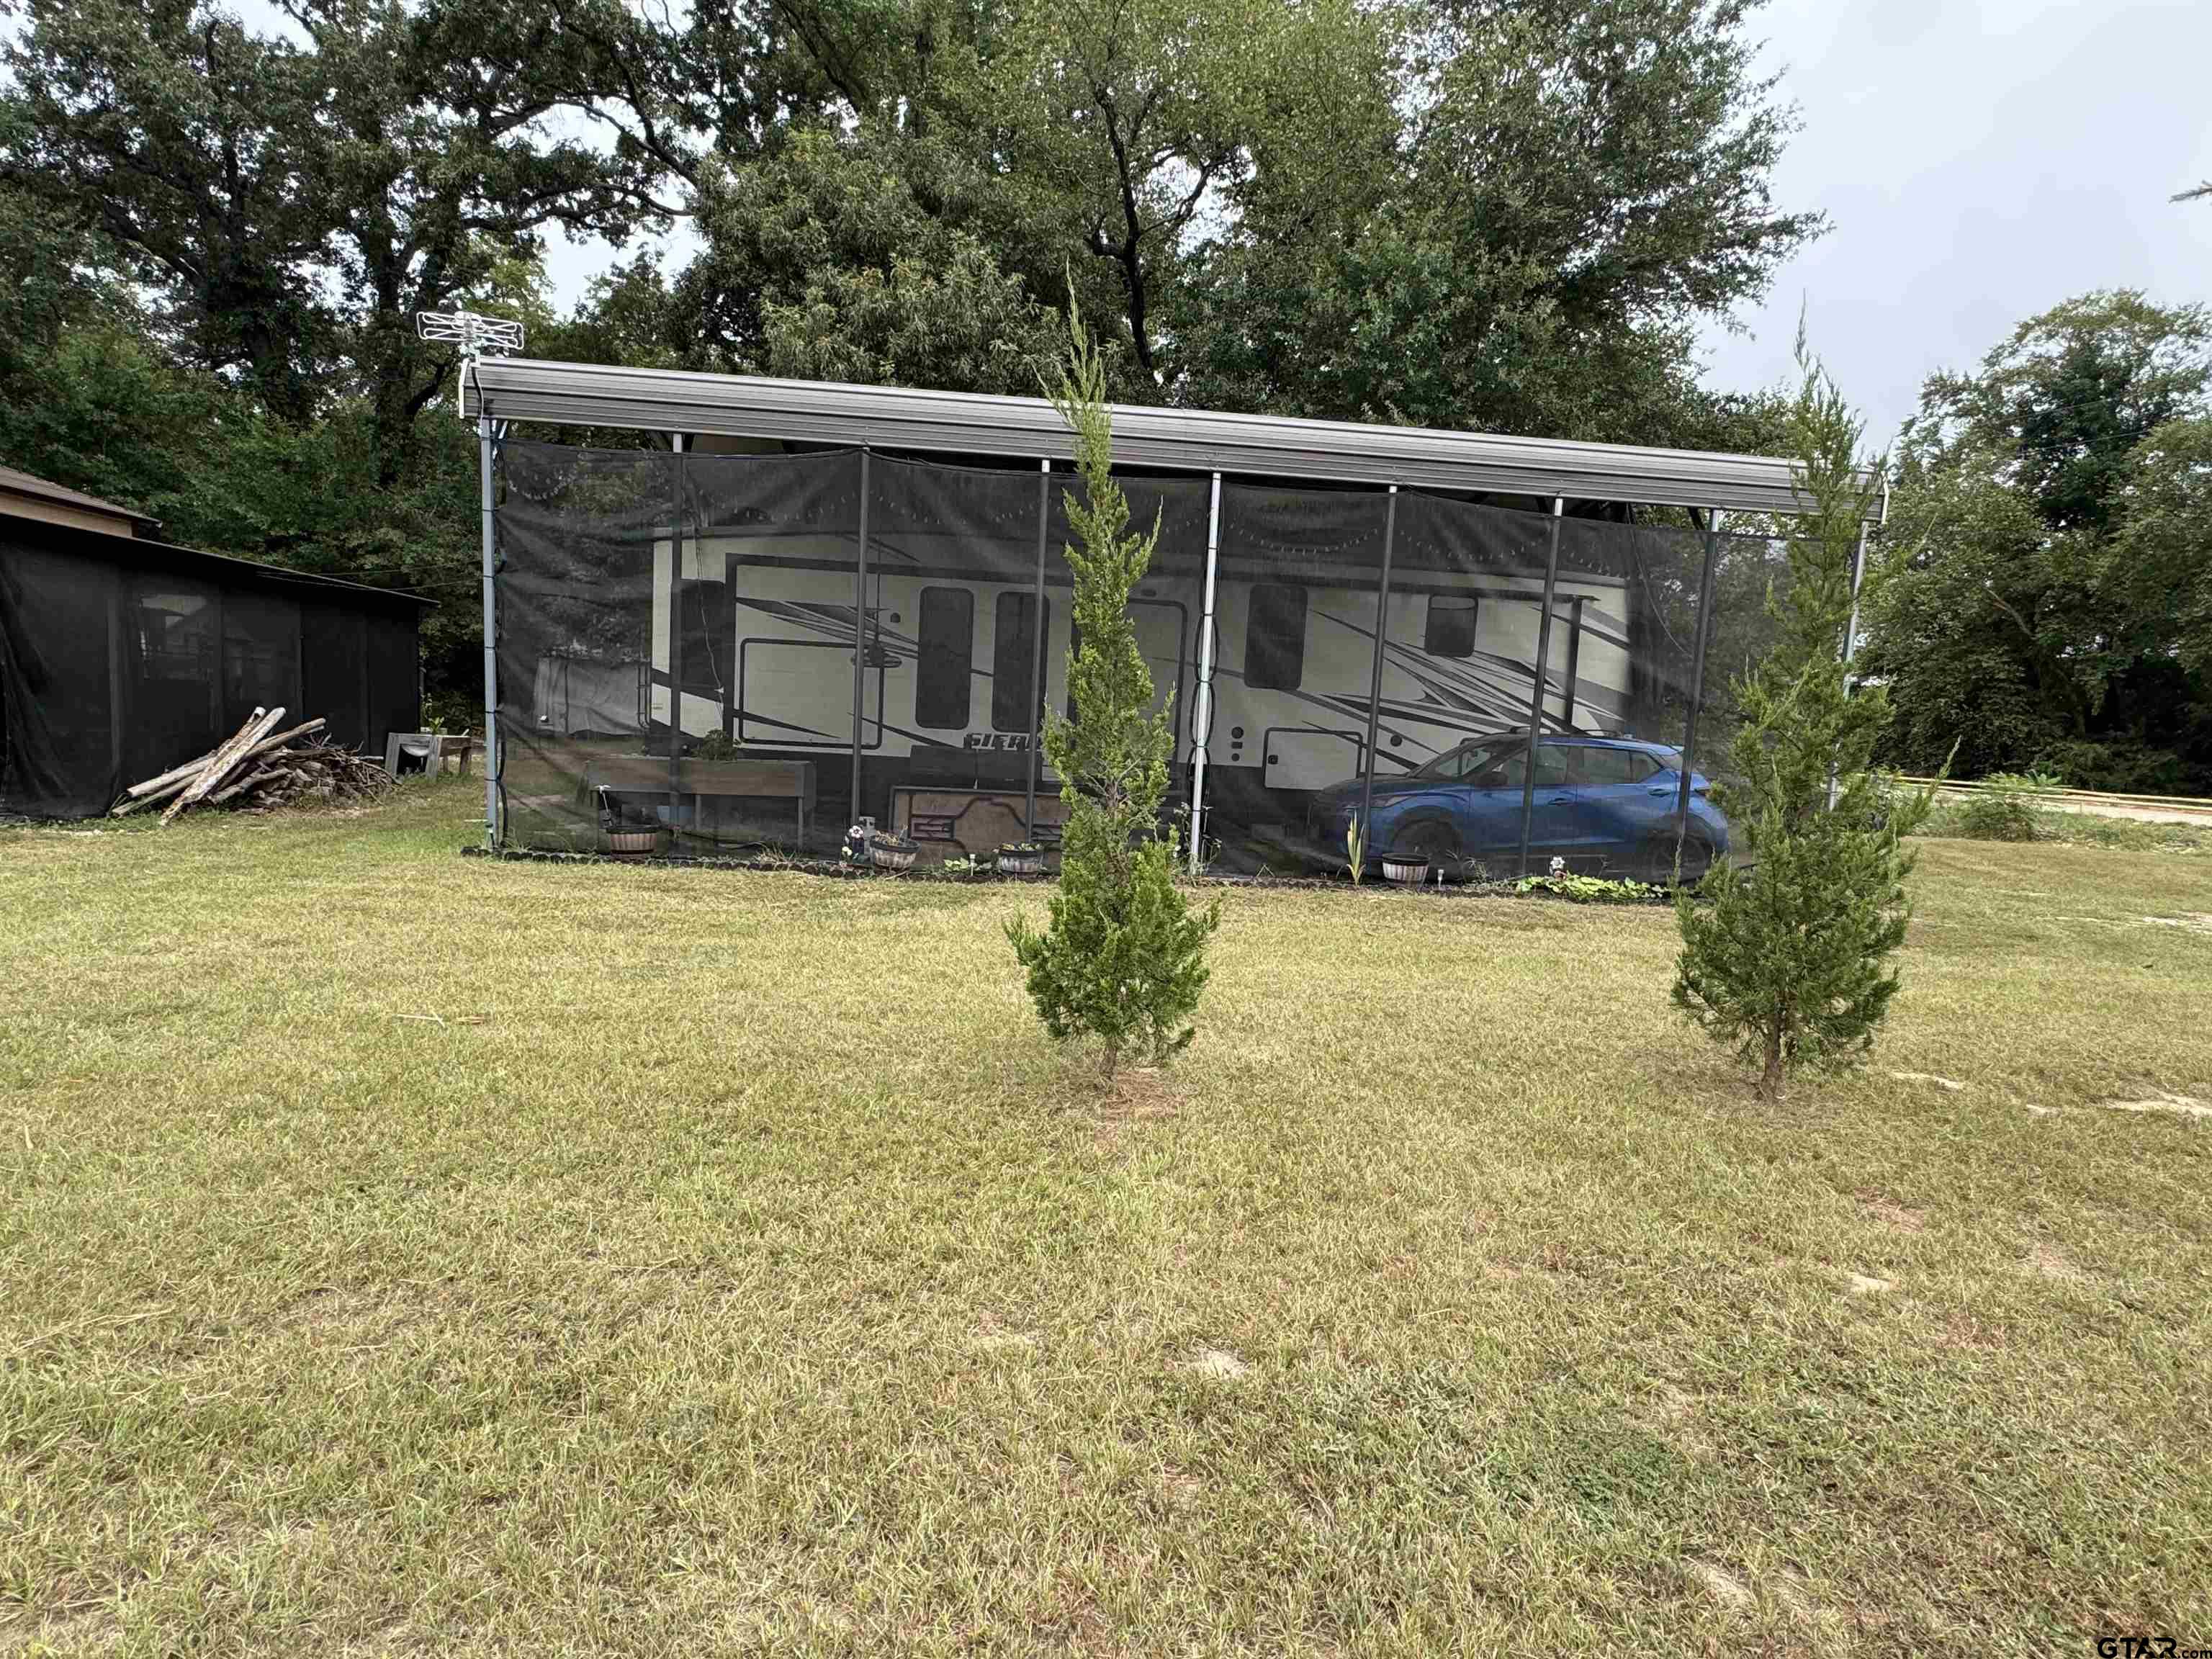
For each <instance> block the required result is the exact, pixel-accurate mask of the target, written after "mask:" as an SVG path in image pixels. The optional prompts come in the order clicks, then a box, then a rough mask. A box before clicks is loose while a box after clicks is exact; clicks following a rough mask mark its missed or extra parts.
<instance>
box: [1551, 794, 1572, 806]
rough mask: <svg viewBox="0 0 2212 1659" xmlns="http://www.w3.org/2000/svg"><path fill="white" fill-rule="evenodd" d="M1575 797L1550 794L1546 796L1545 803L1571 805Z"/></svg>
mask: <svg viewBox="0 0 2212 1659" xmlns="http://www.w3.org/2000/svg"><path fill="white" fill-rule="evenodd" d="M1574 799H1575V798H1574V797H1573V796H1572V795H1549V796H1547V797H1546V798H1545V800H1544V805H1547V806H1570V805H1573V804H1574Z"/></svg>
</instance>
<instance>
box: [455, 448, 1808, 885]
mask: <svg viewBox="0 0 2212 1659" xmlns="http://www.w3.org/2000/svg"><path fill="white" fill-rule="evenodd" d="M501 455H502V458H503V459H502V467H503V477H504V482H505V490H504V495H503V498H502V505H501V509H500V521H499V532H500V537H501V544H500V545H501V577H500V583H499V595H498V599H499V607H500V626H499V656H498V659H499V669H500V678H501V710H500V716H501V732H502V735H503V737H504V738H506V741H507V749H506V760H505V772H504V775H503V782H504V785H505V791H506V799H507V827H508V833H509V835H510V837H511V838H513V839H514V840H517V841H520V842H524V843H526V844H532V845H544V846H556V847H567V848H591V847H604V846H608V845H611V844H614V843H612V842H611V841H610V840H609V838H610V837H611V836H623V838H624V841H623V844H624V845H625V846H626V847H628V848H630V849H632V850H643V848H644V845H645V844H647V843H650V844H652V845H656V846H658V847H659V848H661V849H662V850H671V849H677V850H680V849H684V848H698V849H705V848H712V847H717V846H719V847H732V848H733V847H775V848H804V849H805V850H806V851H809V852H811V853H817V854H819V853H823V852H828V851H831V850H833V849H834V848H836V846H837V845H838V844H839V843H840V842H841V841H842V838H843V835H844V831H845V829H846V826H847V825H848V823H853V822H855V821H857V820H860V819H870V820H873V821H874V823H876V824H877V826H878V828H880V829H894V830H896V831H898V832H901V833H902V834H904V835H906V836H910V837H911V838H912V839H913V840H914V842H915V843H916V859H917V861H918V862H919V863H921V864H923V865H925V866H927V865H928V864H932V863H935V862H939V861H941V860H945V859H950V858H955V857H958V856H962V855H963V854H975V855H988V854H991V853H992V852H994V850H995V849H996V848H998V847H999V846H1000V845H1003V844H1004V843H1006V842H1011V841H1015V840H1019V839H1025V838H1030V837H1034V838H1035V839H1036V840H1039V841H1042V842H1045V843H1046V844H1047V845H1048V847H1049V846H1050V845H1051V844H1052V843H1054V842H1055V841H1056V839H1057V835H1058V825H1059V823H1060V818H1061V816H1062V814H1061V809H1060V802H1059V800H1058V783H1059V781H1058V780H1057V778H1055V777H1054V775H1052V773H1051V770H1050V768H1049V766H1048V764H1047V763H1046V761H1045V759H1044V757H1042V753H1041V745H1040V744H1039V735H1040V733H1041V731H1042V719H1043V714H1044V711H1045V710H1047V709H1054V710H1060V711H1065V710H1066V707H1067V676H1066V658H1067V653H1068V651H1069V649H1070V647H1071V646H1072V645H1073V643H1074V640H1073V632H1072V627H1071V623H1072V616H1071V607H1070V605H1069V603H1068V599H1069V594H1070V590H1071V578H1070V573H1069V570H1068V565H1067V560H1066V553H1065V549H1066V543H1067V540H1068V538H1069V533H1070V532H1069V526H1068V515H1067V512H1066V496H1067V492H1069V491H1070V490H1073V489H1079V488H1080V485H1079V482H1078V481H1077V480H1076V479H1074V478H1073V477H1072V476H1071V475H1070V473H1069V472H1068V471H1066V469H1065V468H1064V467H1063V468H1061V469H1060V470H1059V471H1054V472H1051V473H1049V474H1047V473H1046V472H1044V471H1042V470H1041V469H1033V468H1026V467H1013V466H1008V467H978V466H963V465H945V464H939V463H934V462H926V461H919V460H915V459H902V458H892V457H885V456H882V455H873V454H863V453H860V452H857V451H845V452H831V453H813V454H805V455H787V454H781V453H774V454H690V455H683V456H678V455H674V454H670V453H629V452H625V453H615V452H592V451H580V450H568V449H562V448H556V447H547V446H538V445H525V444H507V445H505V446H503V447H502V449H501ZM1116 476H1117V481H1118V482H1119V483H1121V487H1122V489H1124V491H1125V493H1126V494H1127V496H1128V498H1129V501H1130V507H1131V524H1132V527H1133V529H1136V530H1138V531H1139V532H1141V531H1145V530H1149V529H1150V528H1152V526H1155V525H1157V526H1158V532H1159V538H1158V545H1157V548H1156V550H1155V552H1154V555H1153V560H1152V567H1151V568H1150V570H1149V572H1148V574H1147V575H1146V579H1145V580H1144V581H1143V583H1142V584H1141V585H1140V586H1139V589H1138V591H1137V592H1136V594H1135V595H1134V598H1133V611H1134V614H1135V618H1136V623H1137V631H1138V635H1139V641H1140V642H1141V645H1142V647H1143V650H1144V652H1145V655H1146V662H1147V664H1148V665H1149V667H1150V668H1151V670H1152V678H1153V684H1154V687H1155V690H1156V692H1157V700H1158V706H1159V707H1171V708H1173V710H1174V714H1173V720H1172V725H1173V729H1174V732H1175V734H1176V752H1175V763H1174V769H1173V772H1172V779H1173V782H1172V788H1171V794H1170V800H1169V802H1168V803H1167V810H1168V811H1170V813H1174V814H1186V815H1187V813H1188V807H1189V805H1190V802H1191V797H1192V794H1193V793H1194V790H1196V789H1197V788H1199V787H1200V773H1201V771H1202V773H1203V785H1202V787H1203V792H1204V803H1205V807H1206V812H1205V838H1204V841H1203V843H1202V849H1201V850H1202V853H1203V856H1204V858H1205V860H1206V862H1207V864H1208V865H1209V866H1211V867H1212V868H1214V869H1216V870H1219V871H1223V872H1262V871H1275V872H1302V873H1321V872H1343V871H1344V870H1345V869H1346V867H1347V866H1348V864H1349V862H1350V860H1351V859H1352V856H1353V850H1352V848H1353V838H1352V836H1350V835H1348V833H1347V832H1349V831H1352V830H1353V829H1355V827H1356V828H1357V829H1358V831H1359V832H1360V833H1359V839H1360V842H1361V851H1362V854H1363V856H1364V863H1365V865H1366V867H1367V869H1368V870H1369V871H1370V872H1381V871H1382V870H1383V865H1384V861H1385V860H1389V861H1390V862H1392V863H1393V864H1397V865H1412V864H1416V863H1418V864H1419V865H1420V866H1424V867H1425V868H1426V869H1428V871H1429V872H1431V877H1432V878H1433V877H1434V876H1436V875H1439V874H1441V875H1442V876H1443V877H1446V878H1460V877H1465V876H1471V875H1474V874H1478V873H1480V874H1487V875H1492V876H1506V875H1511V874H1514V873H1516V872H1518V871H1519V870H1521V869H1522V867H1523V864H1522V860H1523V858H1524V856H1525V858H1526V859H1527V860H1528V867H1530V868H1532V869H1534V870H1536V871H1540V872H1541V871H1542V870H1544V869H1546V868H1548V867H1551V866H1553V864H1554V862H1555V861H1556V863H1557V864H1558V865H1559V866H1562V867H1565V868H1567V869H1571V870H1575V871H1587V872H1599V873H1607V874H1638V875H1645V876H1650V875H1657V874H1662V873H1665V872H1668V871H1671V870H1672V869H1673V867H1674V859H1675V854H1676V851H1677V842H1678V838H1679V836H1680V830H1681V829H1682V827H1683V825H1684V823H1685V814H1684V802H1683V800H1682V799H1681V796H1682V790H1681V787H1680V786H1681V780H1682V763H1681V755H1680V750H1681V748H1682V746H1683V744H1684V742H1685V739H1686V737H1687V736H1688V735H1689V727H1690V724H1691V717H1692V711H1693V709H1694V710H1695V711H1696V712H1697V714H1699V718H1700V729H1699V733H1698V737H1697V748H1696V752H1695V755H1694V756H1693V759H1694V760H1695V761H1696V763H1697V765H1698V769H1699V773H1700V774H1701V775H1710V774H1711V764H1710V763H1711V761H1712V760H1713V759H1714V758H1715V757H1718V756H1720V755H1721V754H1722V753H1723V752H1724V749H1725V744H1726V742H1727V738H1728V735H1729V728H1730V726H1731V725H1732V720H1733V715H1732V708H1733V700H1732V696H1731V695H1730V694H1729V692H1728V691H1727V690H1726V689H1725V687H1726V679H1727V676H1728V675H1729V674H1730V673H1732V672H1740V671H1741V668H1742V667H1743V666H1744V665H1746V664H1747V662H1748V661H1749V660H1751V659H1753V657H1755V656H1756V655H1757V653H1759V651H1761V650H1762V649H1764V647H1765V641H1766V640H1767V638H1768V637H1769V631H1770V629H1771V622H1770V620H1769V619H1768V617H1767V613H1766V595H1767V592H1768V591H1769V587H1770V586H1771V582H1772V580H1774V578H1775V576H1776V574H1777V573H1778V569H1779V568H1780V566H1779V560H1780V555H1779V553H1778V550H1776V549H1775V548H1774V547H1772V546H1771V545H1770V544H1767V543H1765V542H1763V541H1753V540H1750V539H1747V538H1746V539H1738V540H1733V541H1723V544H1721V546H1720V549H1719V550H1718V553H1717V557H1716V558H1715V560H1714V561H1713V569H1712V571H1711V581H1712V586H1711V591H1710V592H1708V590H1707V586H1706V582H1707V574H1708V573H1707V560H1706V544H1705V538H1703V537H1702V536H1701V535H1699V534H1698V533H1696V532H1692V531H1689V530H1686V529H1673V528H1665V527H1657V526H1648V525H1638V524H1634V523H1630V522H1624V521H1621V520H1617V519H1613V518H1605V517H1595V516H1566V517H1564V518H1561V519H1558V520H1555V519H1554V518H1553V516H1552V515H1550V514H1547V513H1532V512H1523V511H1514V510H1510V509H1507V508H1504V507H1493V506H1486V505H1478V504H1475V503H1473V502H1470V501H1466V500H1464V499H1461V498H1457V497H1452V496H1445V495H1431V494H1425V493H1422V492H1419V491H1413V490H1405V491H1401V492H1399V493H1397V494H1396V495H1395V496H1394V495H1392V493H1391V492H1389V491H1388V490H1384V489H1290V488H1280V487H1270V486H1268V485H1266V484H1264V483H1255V482H1250V481H1244V482H1238V481H1233V480H1232V481H1227V482H1225V483H1224V484H1223V485H1222V487H1221V489H1220V495H1219V512H1220V519H1219V525H1218V558H1217V560H1216V562H1215V568H1214V574H1213V588H1214V592H1213V626H1212V633H1211V635H1210V636H1209V635H1208V632H1207V629H1206V625H1205V621H1206V586H1207V583H1206V576H1207V571H1206V565H1207V559H1206V550H1207V538H1208V533H1209V520H1210V515H1211V512H1212V506H1213V489H1212V483H1211V481H1210V480H1208V479H1205V478H1191V477H1176V478H1161V477H1150V476H1146V475H1143V474H1139V473H1127V474H1117V475H1116ZM1547 575H1548V580H1549V590H1548V591H1549V592H1550V596H1551V603H1550V605H1549V607H1548V609H1547V605H1546V603H1545V599H1546V594H1547ZM1209 648H1210V649H1211V651H1212V657H1213V665H1214V671H1213V678H1212V684H1211V688H1210V690H1211V696H1210V706H1209V699H1208V697H1207V696H1203V695H1201V686H1200V679H1201V665H1202V664H1203V663H1204V661H1205V659H1206V654H1207V652H1208V650H1209ZM1707 655H1709V656H1710V659H1711V661H1710V665H1709V667H1708V673H1707V678H1706V682H1705V684H1706V688H1707V689H1706V693H1705V698H1704V700H1703V702H1700V701H1699V698H1698V696H1696V688H1697V683H1698V682H1697V673H1698V670H1699V663H1700V661H1701V659H1703V658H1704V657H1705V656H1707ZM1532 726H1533V730H1534V741H1533V744H1532V741H1531V732H1532ZM1179 822H1181V823H1182V825H1183V826H1184V828H1185V829H1186V832H1187V829H1188V817H1187V816H1184V817H1180V818H1179ZM1687 822H1688V826H1689V829H1690V831H1691V836H1692V842H1693V843H1696V842H1698V841H1699V837H1700V836H1703V841H1704V846H1703V852H1704V854H1705V856H1714V855H1717V854H1719V853H1720V852H1721V851H1722V850H1723V848H1724V845H1725V842H1726V831H1725V828H1724V826H1720V825H1718V824H1717V822H1716V821H1715V820H1714V818H1713V817H1712V815H1711V809H1710V803H1709V802H1708V801H1706V800H1705V797H1704V796H1703V795H1702V794H1700V793H1694V792H1693V793H1692V797H1691V799H1690V800H1689V802H1688V813H1687ZM1697 850H1698V848H1696V847H1695V846H1694V845H1693V847H1692V853H1693V854H1695V853H1696V852H1697ZM1690 861H1691V862H1692V864H1693V865H1694V864H1695V863H1696V861H1697V860H1696V858H1695V857H1694V856H1693V857H1692V860H1690Z"/></svg>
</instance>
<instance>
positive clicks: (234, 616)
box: [222, 592, 415, 730]
mask: <svg viewBox="0 0 2212 1659" xmlns="http://www.w3.org/2000/svg"><path fill="white" fill-rule="evenodd" d="M386 631H387V632H392V631H397V632H400V633H401V635H402V637H401V639H400V641H399V646H400V648H401V649H403V650H404V652H405V653H406V655H407V659H408V665H409V668H410V671H412V669H413V665H414V656H415V631H414V629H412V628H411V627H410V628H407V629H404V630H397V629H392V628H391V627H390V625H388V624H386ZM300 667H301V665H300V607H299V605H298V604H297V603H295V601H293V600H291V599H277V598H274V597H272V596H270V595H267V594H259V593H244V592H229V593H226V594H225V595H224V596H223V600H222V718H223V720H225V721H227V722H228V724H229V726H230V727H231V728H232V729H233V730H236V729H237V728H238V727H239V726H242V725H244V724H245V723H246V716H247V715H249V714H252V712H253V711H254V709H255V708H283V709H285V710H287V711H290V710H294V709H298V708H301V707H303V704H302V702H301V696H300V693H301V684H300V681H301V671H300ZM302 718H305V716H303V717H302ZM289 723H290V724H294V725H296V724H297V723H298V722H297V721H291V722H289Z"/></svg>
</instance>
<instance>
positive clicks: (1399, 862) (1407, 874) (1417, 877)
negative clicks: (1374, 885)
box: [1383, 853, 1429, 887]
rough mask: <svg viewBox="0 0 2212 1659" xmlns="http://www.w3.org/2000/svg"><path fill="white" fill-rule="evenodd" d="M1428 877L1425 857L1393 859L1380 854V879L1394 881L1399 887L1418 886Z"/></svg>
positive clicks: (1387, 855)
mask: <svg viewBox="0 0 2212 1659" xmlns="http://www.w3.org/2000/svg"><path fill="white" fill-rule="evenodd" d="M1428 878H1429V861H1428V860H1426V859H1394V858H1392V857H1391V856H1390V855H1389V854H1387V853H1386V854H1383V880H1385V881H1390V882H1395V883H1396V884H1398V885H1399V886H1401V887H1419V885H1420V884H1422V883H1423V882H1425V881H1426V880H1427V879H1428Z"/></svg>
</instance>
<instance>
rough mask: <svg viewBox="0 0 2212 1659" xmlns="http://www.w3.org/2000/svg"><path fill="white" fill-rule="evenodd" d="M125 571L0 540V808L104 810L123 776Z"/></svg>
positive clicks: (31, 812)
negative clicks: (119, 612)
mask: <svg viewBox="0 0 2212 1659" xmlns="http://www.w3.org/2000/svg"><path fill="white" fill-rule="evenodd" d="M117 581H118V573H117V572H116V571H115V570H114V569H113V568H111V567H109V566H106V565H100V564H94V563H89V562H87V561H85V560H82V559H77V558H71V557H67V556H62V555H59V554H55V553H49V552H45V551H41V550H35V549H30V548H15V547H9V548H5V549H0V811H5V812H19V813H22V814H24V815H26V816H29V817H85V816H88V815H89V814H92V813H96V812H101V811H106V808H107V806H108V804H109V803H110V802H112V800H113V799H115V797H116V795H117V794H118V793H119V792H120V790H121V788H122V787H123V783H124V779H123V776H122V769H121V767H120V765H119V764H118V759H119V757H118V753H117V751H116V748H115V744H114V726H113V720H112V716H113V714H114V704H113V700H112V677H111V673H110V652H111V648H112V641H111V638H110V626H111V619H112V615H113V605H114V602H115V596H116V584H117Z"/></svg>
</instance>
